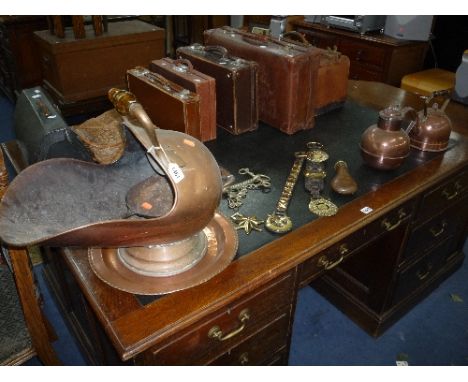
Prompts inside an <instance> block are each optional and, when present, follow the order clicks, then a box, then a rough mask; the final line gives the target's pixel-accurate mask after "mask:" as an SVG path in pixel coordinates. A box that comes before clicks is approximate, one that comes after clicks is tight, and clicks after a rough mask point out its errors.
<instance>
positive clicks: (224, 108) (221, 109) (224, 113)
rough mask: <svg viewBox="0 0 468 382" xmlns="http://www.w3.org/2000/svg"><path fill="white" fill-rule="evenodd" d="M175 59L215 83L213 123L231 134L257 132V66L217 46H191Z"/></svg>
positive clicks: (181, 48) (180, 52) (178, 49)
mask: <svg viewBox="0 0 468 382" xmlns="http://www.w3.org/2000/svg"><path fill="white" fill-rule="evenodd" d="M177 56H178V57H179V58H186V59H188V60H190V62H191V63H192V65H193V67H194V68H195V69H196V70H199V71H200V72H202V73H205V74H207V75H209V76H211V77H213V78H214V79H215V80H216V123H217V125H218V126H219V127H222V128H223V129H226V130H227V131H229V132H230V133H232V134H242V133H245V132H247V131H252V130H255V129H257V128H258V103H257V102H258V99H257V86H258V85H257V82H258V77H257V68H258V66H257V64H256V63H255V62H251V61H247V60H243V59H240V58H238V57H234V56H231V55H228V54H227V51H226V49H225V48H223V47H220V46H203V45H200V44H194V45H191V46H184V47H179V48H177Z"/></svg>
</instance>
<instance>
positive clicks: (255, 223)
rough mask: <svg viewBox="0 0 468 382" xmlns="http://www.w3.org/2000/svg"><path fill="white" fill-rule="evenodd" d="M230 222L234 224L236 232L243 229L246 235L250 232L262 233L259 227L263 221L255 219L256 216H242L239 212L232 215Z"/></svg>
mask: <svg viewBox="0 0 468 382" xmlns="http://www.w3.org/2000/svg"><path fill="white" fill-rule="evenodd" d="M231 220H232V221H233V222H234V228H235V229H236V230H239V229H243V230H244V231H245V233H246V234H247V235H249V234H250V232H252V231H262V228H261V227H260V226H261V225H262V224H263V223H265V221H264V220H260V219H257V217H256V216H244V215H242V214H241V213H239V212H236V213H235V214H234V215H232V216H231Z"/></svg>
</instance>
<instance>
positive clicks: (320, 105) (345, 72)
mask: <svg viewBox="0 0 468 382" xmlns="http://www.w3.org/2000/svg"><path fill="white" fill-rule="evenodd" d="M315 49H318V50H319V51H320V67H319V72H318V77H317V99H316V104H315V115H320V114H324V113H327V112H329V111H331V110H334V109H337V108H339V107H341V106H343V105H344V103H345V101H346V97H347V94H348V77H349V58H348V57H347V56H344V55H342V54H341V53H339V52H337V51H336V50H324V49H319V48H315Z"/></svg>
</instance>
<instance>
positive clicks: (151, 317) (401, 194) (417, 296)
mask: <svg viewBox="0 0 468 382" xmlns="http://www.w3.org/2000/svg"><path fill="white" fill-rule="evenodd" d="M394 102H398V103H400V104H402V105H412V106H414V107H417V108H420V107H421V105H422V104H421V103H420V100H419V98H418V97H416V96H415V95H412V94H410V93H407V92H405V91H403V90H401V89H397V88H394V87H392V86H389V85H385V84H381V83H370V82H363V81H350V84H349V102H347V104H346V105H345V106H344V108H343V109H341V110H336V111H333V112H331V113H328V114H326V115H323V116H321V117H319V118H318V120H317V124H316V127H315V128H314V129H312V130H309V131H306V132H301V133H298V134H295V135H293V136H286V135H284V134H282V133H280V132H279V131H277V130H275V129H272V128H270V127H268V126H265V125H262V126H260V128H259V129H258V131H256V132H252V133H248V134H244V135H240V136H231V135H229V134H228V133H222V134H221V136H220V137H219V138H218V139H217V140H216V141H213V142H211V143H210V145H208V147H209V148H210V149H211V150H212V151H213V153H214V155H215V157H217V158H218V160H219V162H220V164H221V165H223V166H224V167H226V168H227V169H231V171H233V170H234V169H235V168H239V166H241V165H243V167H245V166H251V169H252V170H256V171H258V172H260V171H261V172H264V173H266V174H267V175H269V176H271V178H272V184H273V187H272V190H271V193H270V194H267V195H265V194H262V193H258V194H253V195H252V196H250V195H249V196H248V197H247V198H246V201H245V203H246V205H245V206H244V207H243V208H245V210H241V212H245V213H247V214H248V212H249V211H250V212H251V211H253V210H255V211H256V214H257V216H259V217H263V216H265V214H266V213H271V212H272V211H273V209H274V207H275V205H276V201H277V197H278V196H279V195H280V193H281V189H282V187H283V184H284V181H285V179H286V177H287V174H288V172H289V169H290V166H291V164H292V160H293V156H292V154H293V152H294V151H297V150H298V149H299V148H301V147H303V146H304V145H305V143H306V142H308V141H310V140H320V141H321V142H322V143H323V144H324V145H325V147H326V148H327V150H329V154H330V159H331V160H332V161H335V160H338V159H344V160H347V161H348V164H349V168H350V172H351V174H352V175H353V177H355V179H356V180H357V181H358V183H359V190H358V192H357V194H356V195H355V196H353V197H344V196H338V195H336V194H332V193H331V191H330V190H329V189H325V193H327V194H328V196H329V197H330V198H331V199H332V200H333V201H334V202H335V203H337V204H338V205H339V207H340V209H339V211H338V214H337V215H335V216H332V217H324V218H314V217H312V216H311V215H312V214H310V213H309V212H308V210H307V203H308V195H307V193H306V192H305V191H304V189H303V186H302V189H301V185H300V184H298V186H297V188H296V191H295V192H294V196H293V198H292V200H291V204H290V207H289V214H290V216H291V217H292V219H293V222H294V224H295V227H297V228H295V229H294V230H293V231H292V232H290V233H288V234H286V235H282V236H274V235H272V234H270V233H268V232H265V231H262V232H252V233H251V234H250V235H246V234H245V233H243V232H242V231H239V251H238V255H237V256H236V258H235V260H234V261H233V262H232V264H231V265H229V266H228V267H227V268H226V269H225V270H224V271H223V272H222V273H220V274H219V275H217V276H215V277H214V278H212V279H210V280H208V281H207V282H205V283H203V284H201V285H198V286H196V287H193V288H190V289H186V290H182V291H179V292H175V293H171V294H168V295H164V296H156V297H154V296H137V295H133V294H130V293H126V292H121V291H119V290H116V289H114V288H112V287H111V286H109V285H107V284H105V283H104V282H102V281H101V280H100V279H99V278H98V277H97V276H96V275H95V274H94V273H93V271H92V269H91V268H90V265H89V262H88V258H87V251H86V249H72V248H65V249H49V250H48V255H47V256H46V263H45V272H46V276H47V279H48V280H49V282H50V284H51V285H52V286H53V289H54V291H55V294H56V296H57V297H58V301H59V302H60V303H61V305H62V308H63V311H64V312H65V315H66V317H67V318H68V320H69V322H70V323H71V324H72V327H73V329H74V331H75V334H76V337H77V339H78V340H79V341H80V343H81V344H82V345H83V349H84V351H85V353H86V354H87V355H88V358H89V359H90V362H91V363H93V364H119V363H122V362H124V363H128V364H137V365H177V364H184V365H205V364H209V365H277V364H279V365H285V364H287V362H288V356H289V346H290V339H291V329H292V323H293V320H294V309H295V304H296V298H297V291H298V289H299V288H301V287H309V286H308V285H309V284H310V285H311V286H313V287H315V288H317V289H318V290H319V291H320V292H321V293H323V294H324V295H325V296H326V297H327V298H329V299H330V301H331V302H332V303H334V304H336V305H337V306H338V307H339V308H340V309H342V310H343V311H344V312H345V313H346V314H348V315H349V316H350V318H351V319H353V320H354V321H355V322H357V323H358V324H359V325H360V326H361V327H363V329H364V330H366V331H367V332H369V333H370V334H372V335H378V334H380V333H382V332H383V331H384V330H385V329H386V328H388V327H389V326H390V325H391V324H392V323H394V322H395V321H396V320H397V319H398V318H399V317H400V316H401V315H403V314H404V313H405V312H407V311H408V310H409V309H411V308H412V307H413V306H414V305H415V304H416V303H417V302H418V301H420V300H421V299H422V298H424V297H425V296H427V295H428V294H429V293H430V291H431V290H433V289H434V288H435V287H436V286H437V285H439V283H440V282H442V281H443V280H444V279H445V278H447V277H449V276H450V275H451V274H452V273H453V272H454V271H456V270H457V269H458V267H459V266H460V265H461V264H462V261H463V259H464V255H463V253H462V246H463V242H464V240H465V238H466V233H467V230H466V228H467V217H468V212H467V205H468V203H466V201H467V194H468V193H467V189H468V137H466V136H463V135H461V134H458V133H456V132H454V133H453V135H452V141H451V148H450V149H449V150H448V151H446V152H445V153H437V154H434V153H430V154H423V153H420V152H418V151H416V150H413V151H412V153H411V155H410V158H409V159H408V161H407V162H405V164H404V165H403V166H402V167H401V168H400V169H397V170H394V172H381V171H377V170H373V169H370V168H368V167H367V166H365V165H364V164H363V163H362V161H361V160H360V159H357V158H359V149H358V140H359V136H360V134H361V132H362V131H363V130H364V129H365V128H366V127H367V124H368V123H372V122H375V120H376V118H377V110H378V109H381V108H383V107H386V106H387V105H388V104H389V103H394ZM369 106H372V108H369ZM447 111H448V114H449V116H450V117H451V118H452V121H453V122H454V130H456V131H460V132H461V131H463V130H464V129H465V128H466V124H467V122H466V121H468V110H467V109H466V108H464V107H463V106H461V105H455V104H454V105H449V108H447ZM358 115H359V116H358ZM353 116H355V118H353ZM356 121H360V122H359V124H361V123H362V124H364V125H363V126H362V127H361V126H360V125H359V124H358V125H356V123H357V122H356ZM344 129H349V130H348V133H347V134H342V135H341V136H343V140H344V143H346V144H345V145H343V142H340V140H337V139H336V133H337V131H341V132H342V131H343V130H344ZM265 136H268V140H266V139H265ZM275 147H281V150H276V151H275V149H274V148H275ZM254 148H255V149H254ZM272 149H273V151H272ZM328 171H329V176H330V177H331V172H332V171H333V170H332V165H331V164H330V165H329V166H328ZM327 179H328V178H327ZM224 204H225V201H222V206H221V207H220V209H221V211H222V212H224V213H225V214H227V213H228V211H227V210H226V207H225V206H224ZM364 207H370V208H371V209H372V211H371V212H370V213H363V212H362V210H363V208H364ZM249 208H250V209H251V210H249ZM57 254H61V255H58V256H57ZM215 327H218V329H219V330H220V331H221V335H220V336H218V337H215V338H213V336H210V335H209V333H210V332H212V331H213V330H216V329H214V328H215ZM317 351H319V350H317Z"/></svg>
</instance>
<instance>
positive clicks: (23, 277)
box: [8, 248, 61, 366]
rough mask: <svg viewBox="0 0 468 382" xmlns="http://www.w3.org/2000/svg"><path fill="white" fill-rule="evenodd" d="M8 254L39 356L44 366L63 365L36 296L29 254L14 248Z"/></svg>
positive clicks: (27, 322)
mask: <svg viewBox="0 0 468 382" xmlns="http://www.w3.org/2000/svg"><path fill="white" fill-rule="evenodd" d="M8 252H9V254H10V259H11V265H12V268H13V274H14V276H15V282H16V287H17V290H18V295H19V297H20V300H21V306H22V308H23V312H24V318H25V321H26V325H27V327H28V329H29V333H30V335H31V340H32V343H33V346H34V349H35V350H36V352H37V356H38V357H39V359H40V360H41V361H42V363H43V364H44V365H51V366H52V365H61V362H60V360H59V359H58V358H57V355H56V354H55V351H54V349H53V347H52V344H51V342H50V338H49V333H48V331H47V327H46V325H45V322H44V320H43V319H44V317H43V315H42V311H41V308H40V306H39V301H38V298H37V296H36V290H35V288H36V285H35V284H34V277H33V272H32V268H31V265H30V260H29V256H28V253H27V251H26V250H25V249H13V248H9V251H8Z"/></svg>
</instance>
